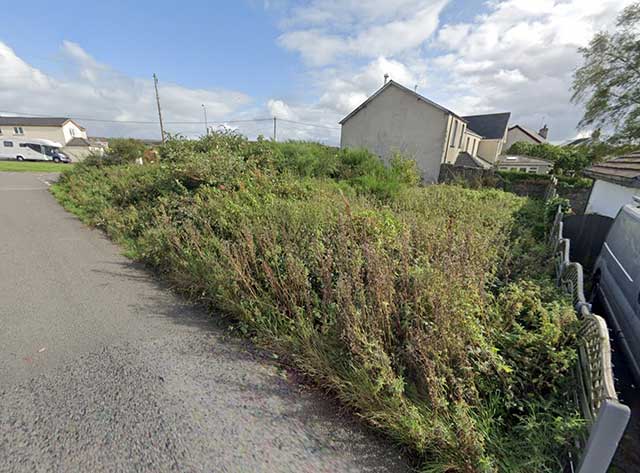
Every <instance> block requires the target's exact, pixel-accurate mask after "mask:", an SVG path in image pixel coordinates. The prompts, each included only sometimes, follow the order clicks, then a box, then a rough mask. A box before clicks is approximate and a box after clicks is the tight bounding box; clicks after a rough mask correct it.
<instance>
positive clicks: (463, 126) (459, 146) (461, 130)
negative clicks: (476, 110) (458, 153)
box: [458, 125, 467, 148]
mask: <svg viewBox="0 0 640 473" xmlns="http://www.w3.org/2000/svg"><path fill="white" fill-rule="evenodd" d="M466 126H467V125H462V128H461V129H460V141H459V142H458V148H462V138H463V136H464V129H465V127H466Z"/></svg>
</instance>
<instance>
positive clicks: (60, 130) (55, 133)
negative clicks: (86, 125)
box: [0, 122, 87, 145]
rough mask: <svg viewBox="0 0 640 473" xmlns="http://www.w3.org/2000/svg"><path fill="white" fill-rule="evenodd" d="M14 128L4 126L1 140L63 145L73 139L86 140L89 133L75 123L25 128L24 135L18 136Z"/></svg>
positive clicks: (0, 128)
mask: <svg viewBox="0 0 640 473" xmlns="http://www.w3.org/2000/svg"><path fill="white" fill-rule="evenodd" d="M13 128H14V127H13V126H2V127H0V130H2V133H1V134H0V138H2V139H9V140H10V139H12V138H15V139H29V138H38V139H42V140H51V141H55V142H57V143H60V144H61V145H64V144H66V143H68V142H69V141H70V140H71V139H72V138H86V137H87V132H86V131H83V130H81V129H80V128H79V127H77V126H76V125H75V124H74V123H71V122H67V123H65V125H64V126H62V127H60V126H23V127H22V131H23V132H24V133H23V134H22V135H16V134H15V133H14V130H13Z"/></svg>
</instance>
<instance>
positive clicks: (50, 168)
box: [0, 161, 68, 172]
mask: <svg viewBox="0 0 640 473" xmlns="http://www.w3.org/2000/svg"><path fill="white" fill-rule="evenodd" d="M67 167H68V165H65V164H57V163H49V162H28V161H27V162H25V161H0V172H62V171H64V170H65V169H67Z"/></svg>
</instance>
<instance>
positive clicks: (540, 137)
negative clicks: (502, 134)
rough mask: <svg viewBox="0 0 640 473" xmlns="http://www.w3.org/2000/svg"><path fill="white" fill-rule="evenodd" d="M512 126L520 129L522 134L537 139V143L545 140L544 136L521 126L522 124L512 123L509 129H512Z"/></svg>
mask: <svg viewBox="0 0 640 473" xmlns="http://www.w3.org/2000/svg"><path fill="white" fill-rule="evenodd" d="M514 128H518V129H519V130H521V131H522V132H523V133H524V134H526V135H528V136H529V137H530V138H531V139H532V140H534V141H537V142H538V143H546V142H547V140H546V138H545V137H544V136H541V135H540V134H539V133H536V132H535V131H532V130H529V129H528V128H526V127H524V126H522V125H513V126H512V127H509V131H511V130H513V129H514Z"/></svg>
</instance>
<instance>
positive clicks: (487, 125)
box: [462, 112, 511, 140]
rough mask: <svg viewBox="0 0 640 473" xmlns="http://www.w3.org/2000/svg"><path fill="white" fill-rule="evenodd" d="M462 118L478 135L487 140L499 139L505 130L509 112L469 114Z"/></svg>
mask: <svg viewBox="0 0 640 473" xmlns="http://www.w3.org/2000/svg"><path fill="white" fill-rule="evenodd" d="M462 118H464V119H465V120H466V121H467V123H469V128H470V129H471V130H473V131H474V132H476V133H477V134H479V135H480V136H482V137H484V138H486V139H489V140H499V139H502V138H504V134H505V133H506V132H507V125H508V124H509V118H511V113H510V112H504V113H488V114H485V115H469V116H467V117H462Z"/></svg>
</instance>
